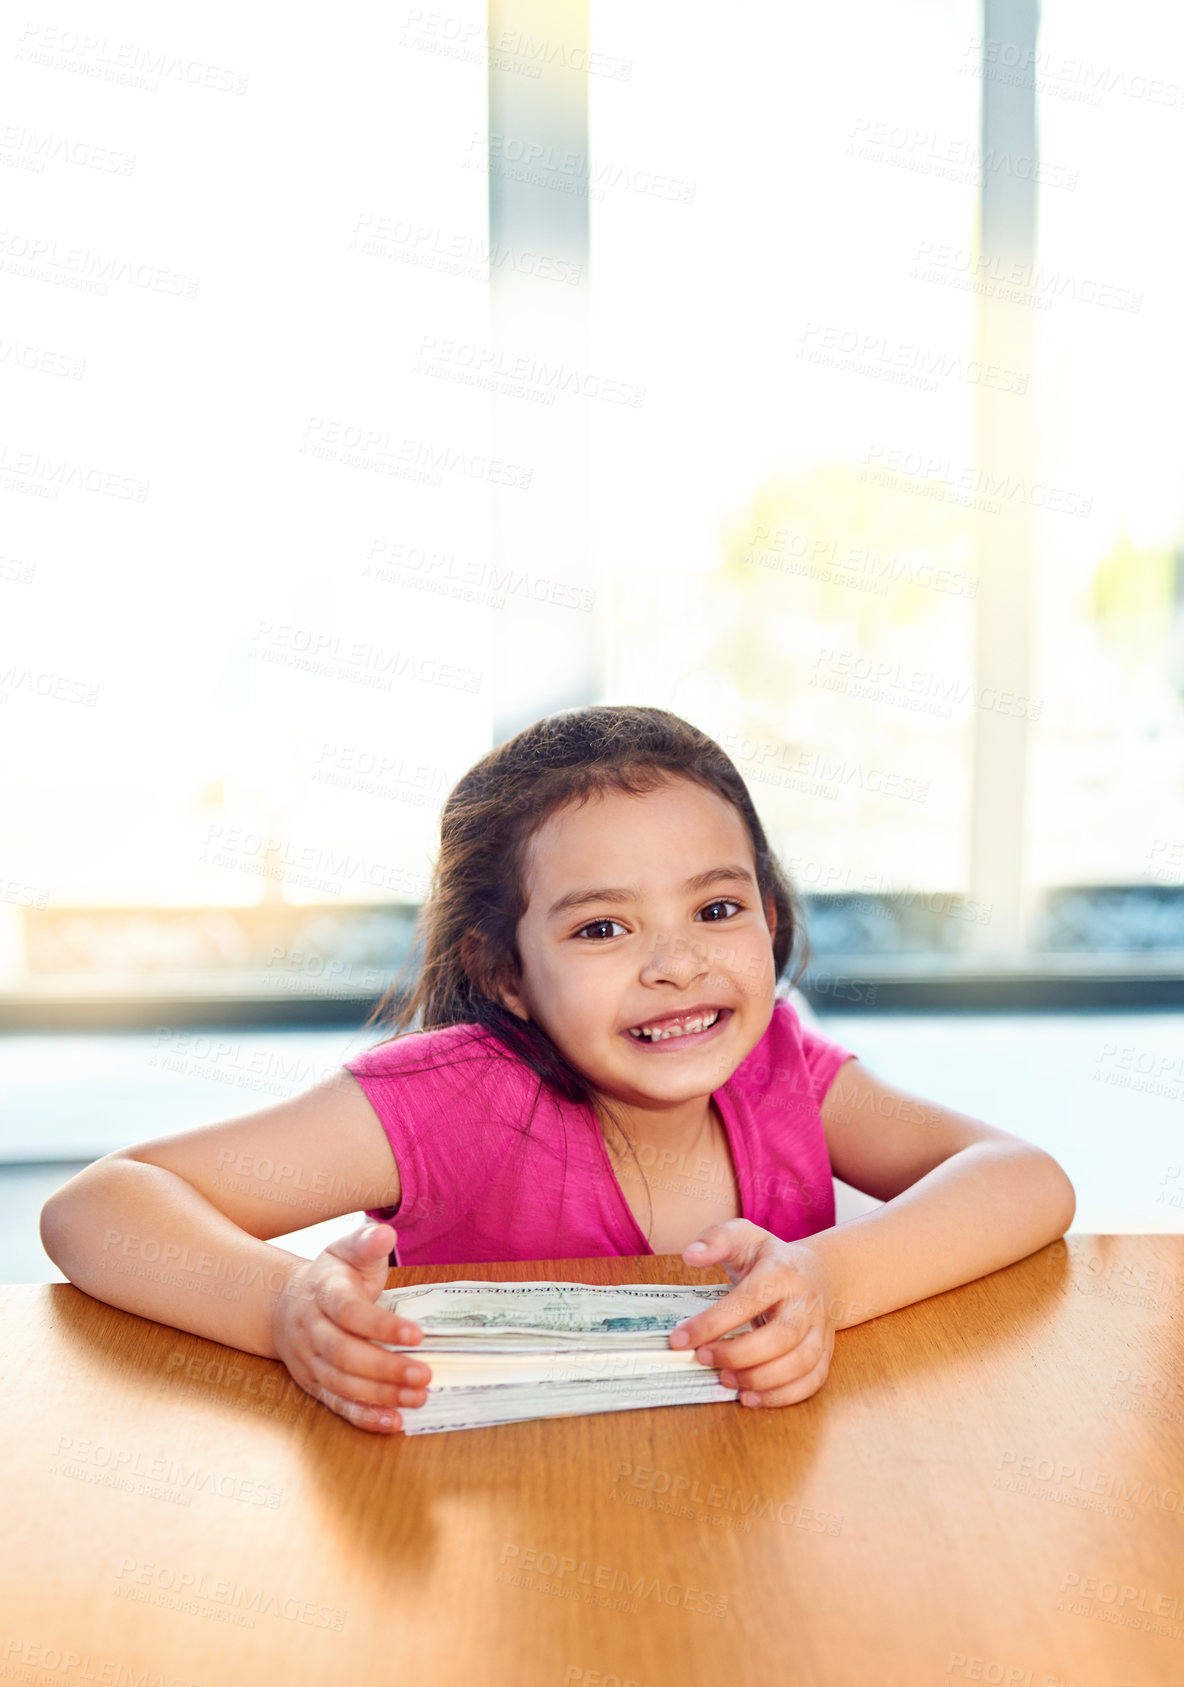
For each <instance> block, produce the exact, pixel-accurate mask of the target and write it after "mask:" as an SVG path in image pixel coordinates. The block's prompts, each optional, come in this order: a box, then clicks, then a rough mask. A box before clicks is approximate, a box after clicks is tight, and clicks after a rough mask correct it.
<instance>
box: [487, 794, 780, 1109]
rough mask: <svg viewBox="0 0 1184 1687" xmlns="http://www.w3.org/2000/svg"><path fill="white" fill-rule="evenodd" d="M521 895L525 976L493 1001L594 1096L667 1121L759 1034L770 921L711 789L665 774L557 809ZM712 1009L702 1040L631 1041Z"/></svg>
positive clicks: (714, 1082)
mask: <svg viewBox="0 0 1184 1687" xmlns="http://www.w3.org/2000/svg"><path fill="white" fill-rule="evenodd" d="M526 891H527V897H528V902H527V909H526V913H525V914H524V915H523V916H522V918H521V919H520V920H519V922H518V928H517V940H518V952H519V954H520V956H521V958H522V968H523V977H522V978H521V979H519V980H518V981H517V984H516V985H514V986H511V987H509V988H504V989H503V1000H504V1001H505V1003H506V1005H507V1006H508V1007H509V1008H511V1009H512V1010H513V1012H515V1013H517V1014H518V1015H519V1016H520V1017H522V1018H524V1019H532V1020H534V1021H535V1022H536V1023H537V1024H538V1025H540V1026H541V1027H542V1029H543V1030H544V1031H545V1032H546V1033H547V1035H548V1036H549V1037H550V1038H551V1041H552V1042H553V1043H555V1044H556V1046H557V1047H558V1048H559V1049H560V1050H561V1051H562V1052H563V1053H564V1054H565V1055H566V1056H567V1058H568V1059H569V1060H570V1061H571V1062H572V1063H573V1064H574V1065H575V1066H577V1067H578V1068H579V1069H580V1071H581V1072H583V1073H584V1075H585V1076H586V1077H587V1079H588V1080H589V1082H590V1083H591V1084H592V1086H593V1087H594V1088H595V1089H596V1090H598V1091H600V1092H602V1093H604V1094H606V1095H608V1096H611V1097H613V1098H614V1099H616V1100H618V1101H620V1102H622V1103H624V1104H625V1105H626V1106H631V1107H634V1108H639V1109H641V1110H643V1111H652V1110H658V1111H662V1112H667V1111H669V1110H671V1109H676V1108H678V1107H679V1106H680V1105H682V1104H684V1103H688V1102H693V1101H695V1100H696V1099H697V1098H702V1097H704V1096H706V1095H709V1094H710V1093H711V1092H712V1091H713V1090H715V1089H718V1088H719V1087H720V1085H721V1084H723V1083H724V1081H725V1080H726V1079H727V1078H728V1077H729V1076H730V1075H731V1073H732V1072H734V1071H735V1069H736V1067H737V1066H738V1065H739V1064H740V1062H741V1061H742V1060H743V1059H744V1058H745V1056H746V1055H747V1054H748V1053H749V1052H750V1051H751V1050H752V1049H753V1048H755V1046H756V1044H757V1043H758V1042H759V1041H760V1039H761V1038H762V1037H763V1036H764V1034H765V1031H766V1030H767V1028H768V1025H769V1021H770V1019H771V1018H772V1013H773V1002H774V990H775V985H776V975H775V967H774V961H773V947H772V934H773V931H774V930H775V921H776V916H775V914H774V911H773V905H772V899H771V898H770V900H769V903H768V906H767V908H765V907H762V904H761V898H760V893H759V889H758V886H757V881H756V867H755V860H754V856H753V847H752V840H751V838H750V836H749V833H748V828H747V826H746V825H745V823H744V820H743V818H742V816H741V815H740V814H739V812H738V811H737V810H736V809H735V808H733V806H732V805H731V803H729V802H726V801H725V800H724V799H723V798H722V797H720V796H718V795H717V794H716V793H715V792H714V791H711V790H708V789H706V788H705V787H704V786H702V785H699V784H696V783H695V782H694V781H692V780H688V779H682V778H678V777H677V776H672V777H670V778H668V779H666V780H665V781H664V782H663V783H662V784H661V785H660V786H658V787H657V788H656V789H654V790H652V791H650V792H648V793H647V794H646V795H645V796H640V797H636V796H631V795H629V794H628V793H627V792H623V791H617V790H611V789H610V790H608V791H606V792H602V793H600V794H599V795H597V796H594V797H592V798H590V799H589V800H588V801H587V802H585V803H582V804H579V805H572V806H569V807H567V808H563V809H560V810H558V811H557V812H555V813H554V814H552V815H551V816H550V817H549V818H548V819H547V821H546V822H545V824H544V825H543V826H542V827H541V828H540V829H539V831H538V832H536V833H535V835H534V837H533V838H532V840H531V843H530V846H529V849H528V853H527V868H526ZM716 1009H718V1010H720V1011H719V1017H718V1019H717V1020H716V1022H715V1023H714V1025H712V1026H710V1027H709V1028H708V1027H706V1026H704V1028H703V1029H701V1030H699V1031H698V1032H694V1031H692V1032H690V1033H688V1034H683V1035H675V1036H672V1037H668V1038H663V1039H662V1040H659V1041H654V1042H652V1043H651V1042H645V1041H639V1040H638V1039H636V1038H635V1037H633V1036H631V1035H630V1032H631V1030H634V1029H636V1028H638V1027H641V1026H648V1025H650V1024H652V1022H654V1021H661V1020H663V1019H666V1020H670V1019H671V1018H672V1017H673V1016H676V1015H680V1014H686V1015H689V1016H690V1017H691V1018H692V1019H695V1020H699V1021H706V1020H708V1019H710V1018H711V1015H712V1013H713V1011H714V1010H716ZM693 1010H698V1011H693Z"/></svg>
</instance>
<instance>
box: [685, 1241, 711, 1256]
mask: <svg viewBox="0 0 1184 1687" xmlns="http://www.w3.org/2000/svg"><path fill="white" fill-rule="evenodd" d="M706 1248H707V1243H706V1242H691V1243H690V1245H689V1246H688V1247H687V1250H686V1251H687V1253H689V1254H695V1253H703V1252H705V1251H706Z"/></svg>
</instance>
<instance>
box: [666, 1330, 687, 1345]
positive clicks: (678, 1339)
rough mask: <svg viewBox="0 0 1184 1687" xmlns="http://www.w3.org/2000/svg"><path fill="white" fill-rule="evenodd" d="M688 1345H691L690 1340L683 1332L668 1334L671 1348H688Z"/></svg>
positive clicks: (673, 1331)
mask: <svg viewBox="0 0 1184 1687" xmlns="http://www.w3.org/2000/svg"><path fill="white" fill-rule="evenodd" d="M690 1344H691V1338H690V1336H689V1335H688V1334H687V1332H686V1331H685V1330H671V1332H670V1345H671V1347H689V1346H690Z"/></svg>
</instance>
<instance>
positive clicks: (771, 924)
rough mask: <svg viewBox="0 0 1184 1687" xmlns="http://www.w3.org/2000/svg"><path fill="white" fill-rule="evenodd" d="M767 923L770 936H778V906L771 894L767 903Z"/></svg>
mask: <svg viewBox="0 0 1184 1687" xmlns="http://www.w3.org/2000/svg"><path fill="white" fill-rule="evenodd" d="M765 924H766V925H767V926H768V928H769V936H770V937H776V935H777V907H776V904H775V903H774V901H773V898H772V897H771V896H770V897H769V899H768V901H767V902H766V903H765Z"/></svg>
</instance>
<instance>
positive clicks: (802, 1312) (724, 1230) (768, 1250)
mask: <svg viewBox="0 0 1184 1687" xmlns="http://www.w3.org/2000/svg"><path fill="white" fill-rule="evenodd" d="M682 1257H683V1259H685V1260H686V1262H687V1264H688V1265H722V1266H723V1268H724V1270H725V1271H726V1272H727V1274H728V1276H729V1277H730V1278H731V1280H732V1282H733V1283H734V1284H735V1285H736V1287H735V1288H734V1289H730V1290H729V1291H728V1293H727V1294H726V1295H721V1296H720V1298H719V1300H718V1301H717V1302H716V1304H715V1305H714V1306H711V1307H708V1308H707V1309H706V1311H704V1312H697V1313H696V1314H695V1316H694V1317H693V1318H688V1319H686V1320H685V1321H684V1322H683V1323H681V1324H678V1325H676V1326H675V1328H674V1329H673V1330H671V1332H670V1345H671V1346H672V1347H689V1346H692V1345H693V1346H694V1347H695V1348H696V1349H697V1352H696V1355H695V1357H696V1358H697V1359H699V1360H701V1361H702V1363H703V1364H705V1365H717V1366H720V1367H726V1368H725V1369H721V1370H720V1374H719V1380H720V1382H721V1383H722V1384H723V1386H724V1387H725V1388H738V1389H741V1390H743V1392H742V1393H741V1395H740V1404H741V1405H742V1406H789V1405H792V1404H793V1403H794V1402H795V1401H797V1400H806V1399H808V1398H809V1396H810V1395H811V1394H815V1393H817V1391H818V1390H819V1389H820V1388H821V1387H822V1385H823V1383H824V1382H825V1381H826V1376H827V1372H828V1371H829V1369H830V1359H831V1354H832V1353H833V1352H834V1345H835V1326H834V1320H833V1318H832V1317H831V1316H830V1314H829V1312H828V1310H827V1308H828V1305H830V1304H831V1302H832V1296H831V1293H830V1286H829V1284H828V1281H827V1276H826V1270H825V1267H824V1266H823V1263H822V1261H821V1260H820V1259H819V1257H818V1255H817V1254H816V1253H814V1252H813V1251H812V1250H811V1248H810V1245H809V1243H808V1242H782V1241H781V1240H780V1239H779V1238H778V1237H776V1236H774V1235H772V1234H771V1232H769V1231H768V1230H762V1229H761V1228H760V1226H759V1225H757V1224H751V1223H750V1222H749V1220H748V1219H746V1218H729V1219H728V1220H727V1221H726V1222H725V1223H723V1224H712V1225H709V1226H708V1228H707V1229H706V1230H704V1231H702V1232H701V1233H700V1235H699V1237H698V1238H697V1240H695V1241H694V1242H692V1243H691V1244H690V1246H689V1247H687V1248H684V1249H683V1255H682ZM746 1321H751V1322H752V1323H753V1324H754V1325H759V1326H760V1327H759V1328H754V1329H752V1330H749V1331H746V1332H745V1333H744V1334H743V1335H739V1336H731V1337H728V1339H727V1340H722V1339H717V1338H722V1337H723V1336H724V1334H725V1332H726V1331H728V1330H734V1329H735V1328H736V1325H737V1324H743V1323H745V1322H746ZM705 1344H710V1345H705Z"/></svg>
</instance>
